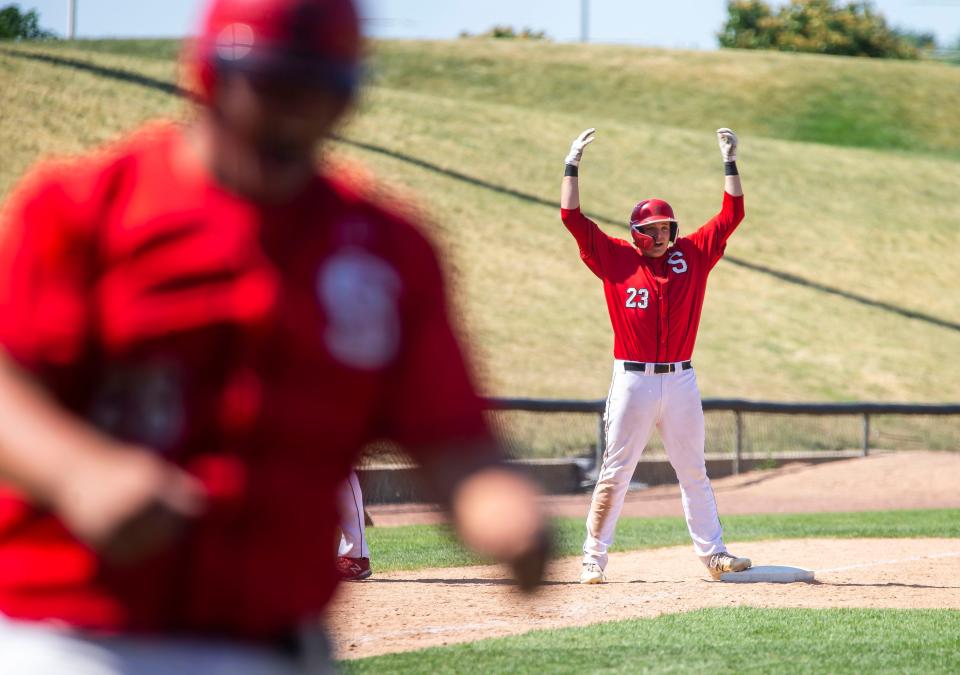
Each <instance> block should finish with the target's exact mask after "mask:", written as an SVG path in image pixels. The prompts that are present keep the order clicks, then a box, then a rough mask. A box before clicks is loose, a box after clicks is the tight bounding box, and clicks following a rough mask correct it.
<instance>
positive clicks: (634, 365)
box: [623, 361, 693, 375]
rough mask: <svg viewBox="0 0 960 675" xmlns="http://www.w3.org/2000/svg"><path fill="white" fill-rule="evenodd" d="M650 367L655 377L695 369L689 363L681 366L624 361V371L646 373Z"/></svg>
mask: <svg viewBox="0 0 960 675" xmlns="http://www.w3.org/2000/svg"><path fill="white" fill-rule="evenodd" d="M648 365H649V366H653V373H654V375H663V374H664V373H673V372H676V371H678V370H690V369H691V368H693V365H692V364H691V363H690V362H689V361H684V362H682V363H681V364H680V365H679V366H678V365H677V364H676V363H641V362H639V361H624V362H623V369H624V370H628V371H630V370H632V371H638V370H639V371H645V370H646V369H647V366H648Z"/></svg>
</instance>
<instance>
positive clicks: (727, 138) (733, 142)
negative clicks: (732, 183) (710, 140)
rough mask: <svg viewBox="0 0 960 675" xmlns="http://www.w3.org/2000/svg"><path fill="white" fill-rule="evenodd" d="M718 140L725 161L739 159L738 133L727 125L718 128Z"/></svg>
mask: <svg viewBox="0 0 960 675" xmlns="http://www.w3.org/2000/svg"><path fill="white" fill-rule="evenodd" d="M717 142H718V143H720V154H721V155H723V161H724V162H735V161H737V135H736V134H735V133H733V131H731V130H730V129H727V128H726V127H724V128H722V129H717Z"/></svg>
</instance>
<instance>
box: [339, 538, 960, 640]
mask: <svg viewBox="0 0 960 675" xmlns="http://www.w3.org/2000/svg"><path fill="white" fill-rule="evenodd" d="M735 551H736V553H737V554H738V555H746V556H749V557H750V558H752V559H753V560H754V562H755V563H758V564H787V565H794V566H797V567H803V568H805V569H812V570H816V576H817V579H816V581H814V582H812V583H793V584H769V583H765V584H729V583H722V582H714V581H712V580H710V579H709V577H707V576H706V575H705V573H704V569H703V566H702V565H701V564H700V561H699V560H697V559H696V557H694V555H693V553H692V552H691V550H690V548H689V547H688V546H675V547H671V548H662V549H653V550H647V551H639V552H633V553H619V554H613V555H611V556H610V562H609V564H608V566H607V572H608V583H606V584H603V585H600V586H581V585H580V584H579V583H577V578H578V576H579V574H580V562H579V560H578V559H576V558H565V559H563V560H559V561H557V562H556V563H555V564H554V565H553V566H552V568H551V570H550V573H549V576H548V580H547V583H546V585H545V586H544V588H543V590H542V591H540V593H539V594H538V595H537V596H536V597H534V598H531V599H525V598H523V597H522V596H521V595H520V593H519V592H518V591H517V590H516V588H515V587H513V586H512V585H510V584H509V583H508V582H507V581H506V579H505V577H504V572H503V570H502V569H501V568H499V567H495V566H493V567H490V566H488V567H459V568H452V569H429V570H418V571H416V572H396V573H389V574H378V575H375V576H374V577H373V578H371V579H369V580H368V581H365V582H362V583H354V584H345V585H344V586H345V587H343V588H342V590H341V593H340V595H339V596H338V598H337V601H336V603H335V605H334V607H333V610H332V612H331V617H330V626H331V627H333V629H334V641H335V644H336V646H337V656H338V658H358V657H362V656H373V655H375V654H384V653H388V652H399V651H410V650H414V649H423V648H424V647H431V646H436V645H445V644H452V643H455V642H470V641H473V640H480V639H483V638H490V637H499V636H504V635H515V634H518V633H525V632H527V631H530V630H543V629H551V628H562V627H566V626H583V625H587V624H594V623H601V622H605V621H619V620H622V619H629V618H640V617H645V618H650V617H656V616H659V615H661V614H669V613H674V612H683V611H689V610H693V609H699V608H702V607H725V606H734V605H750V606H752V607H876V608H880V607H890V608H894V607H895V608H914V607H922V608H953V609H960V575H958V570H960V539H896V540H889V539H798V540H789V541H761V542H750V543H744V544H738V545H737V546H736V548H735Z"/></svg>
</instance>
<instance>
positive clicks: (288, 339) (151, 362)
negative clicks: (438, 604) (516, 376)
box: [0, 0, 545, 675]
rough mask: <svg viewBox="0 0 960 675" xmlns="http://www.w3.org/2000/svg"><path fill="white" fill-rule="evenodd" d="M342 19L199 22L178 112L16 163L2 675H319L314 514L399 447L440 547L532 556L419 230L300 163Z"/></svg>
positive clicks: (521, 562)
mask: <svg viewBox="0 0 960 675" xmlns="http://www.w3.org/2000/svg"><path fill="white" fill-rule="evenodd" d="M358 24H359V22H358V19H357V15H356V11H355V8H354V5H353V2H352V0H214V1H213V2H212V4H211V5H210V7H209V8H208V10H207V12H206V13H205V19H204V22H203V26H202V30H201V33H200V36H199V38H198V39H197V40H196V41H195V42H193V43H191V46H190V47H188V49H189V53H188V56H187V65H188V68H189V69H190V71H191V73H192V76H193V79H194V80H195V81H196V88H197V95H198V98H199V105H198V106H197V107H196V110H195V115H194V117H193V118H192V119H191V120H190V121H189V122H188V123H187V124H186V125H184V126H179V125H175V124H172V123H171V124H154V125H149V126H148V127H146V128H144V129H141V130H140V131H138V132H136V133H134V134H133V135H131V136H130V137H128V138H126V139H124V140H123V141H121V142H119V143H117V144H115V145H114V146H112V147H111V148H109V149H106V150H103V151H100V152H98V153H94V154H91V155H88V156H86V157H84V158H82V159H79V160H76V161H73V162H68V163H60V164H49V165H46V166H42V167H40V168H38V169H37V170H36V171H35V172H33V174H32V175H31V176H29V177H28V178H26V179H25V180H24V181H23V183H22V184H21V185H20V186H19V188H18V189H17V190H16V191H15V193H14V194H13V196H12V197H11V198H10V200H9V202H8V203H7V204H5V205H4V209H3V220H2V225H0V227H2V234H3V241H2V245H0V410H3V412H4V423H3V424H2V425H0V476H2V477H3V478H2V481H3V483H2V484H0V671H2V672H4V673H7V672H10V673H13V672H16V673H39V672H42V673H79V672H83V673H97V674H98V675H102V674H107V673H109V674H111V675H115V674H117V673H134V672H136V673H142V672H149V673H157V674H159V673H177V674H178V675H185V674H187V673H212V672H222V673H231V674H232V675H242V674H245V673H302V672H314V671H319V670H324V669H326V668H327V667H328V665H329V664H328V661H327V659H326V658H325V657H324V656H322V655H318V654H317V645H318V643H319V642H321V641H320V640H318V637H317V636H318V632H317V631H316V630H306V629H305V628H304V627H305V626H307V627H309V626H311V625H315V623H316V621H317V617H318V616H319V614H320V613H321V612H322V610H323V608H324V606H325V605H326V604H327V602H328V601H329V599H330V597H331V594H332V593H333V590H334V587H335V585H336V583H337V580H338V575H337V570H336V567H335V560H336V553H335V551H334V550H333V546H332V545H331V544H332V542H333V541H334V533H335V528H336V525H337V521H338V514H337V509H336V497H335V495H336V491H337V489H338V487H339V486H340V485H341V484H342V483H343V481H344V480H345V479H346V478H347V476H348V474H349V471H350V468H351V466H352V465H353V464H354V462H355V460H356V458H357V454H358V452H359V449H360V448H361V447H362V446H364V445H365V444H366V443H368V442H369V441H371V440H372V439H375V438H387V439H392V440H394V441H396V442H399V443H401V444H402V445H404V446H405V447H406V448H407V449H408V450H409V452H410V453H411V454H412V455H413V457H414V458H415V459H416V460H417V461H418V462H419V463H420V464H421V466H422V467H423V470H424V474H425V477H426V479H427V480H426V482H427V484H429V485H432V486H433V487H434V488H435V489H436V492H437V495H436V496H437V498H438V499H440V500H442V501H444V502H445V503H446V504H447V505H448V506H449V507H450V509H451V511H452V514H453V517H454V522H455V523H456V525H457V528H458V533H459V534H460V536H461V537H462V538H463V540H464V541H465V543H466V544H467V545H468V546H470V547H472V548H474V549H475V550H477V551H478V552H480V553H481V554H483V555H486V556H489V557H491V558H494V559H499V560H503V561H506V562H508V563H510V564H511V565H512V566H513V570H514V573H515V575H516V576H517V579H518V581H519V583H520V584H521V586H522V587H524V588H530V587H532V586H533V585H535V584H536V583H537V582H538V580H539V578H540V575H541V573H542V568H543V561H544V557H545V556H544V549H545V545H544V536H543V532H544V527H543V520H542V517H541V515H540V512H539V510H538V509H537V506H536V491H535V489H534V488H533V487H532V485H531V484H530V482H529V481H527V480H526V479H524V478H522V477H520V476H518V475H517V474H515V473H513V472H511V471H509V470H507V469H505V468H503V465H502V464H501V463H500V460H501V456H500V453H499V451H498V449H497V447H496V446H495V444H494V443H493V442H492V440H491V438H492V435H491V433H490V431H489V429H488V427H487V425H486V424H485V423H484V420H483V417H482V416H481V401H480V399H479V397H478V395H477V393H476V390H475V387H474V384H473V382H472V378H471V376H470V373H469V368H468V366H467V364H466V362H465V359H464V356H463V353H462V351H461V348H460V346H459V345H458V341H457V339H456V338H455V336H454V332H453V330H452V329H451V321H450V318H449V314H448V309H447V298H446V294H445V290H444V288H445V285H444V279H443V276H442V274H441V270H440V266H439V264H438V261H437V257H436V255H435V253H434V250H433V248H432V246H431V245H430V244H429V243H428V242H427V240H426V239H425V238H424V236H423V235H422V234H421V232H420V230H419V229H418V227H417V226H416V225H414V224H412V223H411V222H409V221H408V220H406V219H405V218H403V217H401V216H399V215H398V214H396V213H394V212H392V211H391V210H389V209H388V208H384V207H382V206H378V205H375V204H374V203H372V202H371V201H370V200H368V199H367V198H366V197H364V196H363V195H364V190H361V189H359V188H358V186H357V185H355V184H354V181H353V180H351V178H350V177H349V176H342V175H335V174H332V173H331V170H330V169H329V168H328V169H327V170H326V171H323V170H318V169H317V165H316V163H315V155H314V153H315V151H316V149H317V147H318V145H319V144H320V142H321V141H322V140H323V139H324V138H325V137H326V136H327V135H328V134H329V132H330V131H331V129H332V128H333V125H334V124H335V123H336V122H337V120H339V119H340V118H341V117H342V116H343V113H344V112H345V111H346V110H347V108H348V106H349V103H350V101H351V100H352V98H353V95H354V92H355V91H356V88H357V85H358V79H359V70H360V49H361V46H360V39H359V28H358Z"/></svg>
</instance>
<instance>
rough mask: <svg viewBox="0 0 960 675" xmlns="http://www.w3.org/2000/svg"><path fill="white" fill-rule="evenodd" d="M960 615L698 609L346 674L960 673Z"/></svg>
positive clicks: (397, 659)
mask: <svg viewBox="0 0 960 675" xmlns="http://www.w3.org/2000/svg"><path fill="white" fill-rule="evenodd" d="M958 634H960V612H958V611H950V610H867V609H827V610H810V609H755V608H751V607H737V608H732V609H701V610H698V611H694V612H688V613H683V614H669V615H664V616H661V617H658V618H656V619H638V620H631V621H619V622H612V623H603V624H598V625H594V626H588V627H586V628H568V629H563V630H554V631H534V632H530V633H526V634H524V635H518V636H515V637H509V638H499V639H492V640H480V641H477V642H471V643H467V644H462V645H454V646H450V647H438V648H433V649H424V650H420V651H415V652H407V653H401V654H388V655H385V656H376V657H371V658H366V659H358V660H356V661H343V662H341V664H340V665H341V667H342V668H343V671H344V672H345V673H397V674H401V673H544V672H549V673H705V674H711V673H718V672H733V673H875V672H896V673H955V672H957V669H958V668H960V651H958V649H957V643H956V636H957V635H958Z"/></svg>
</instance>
